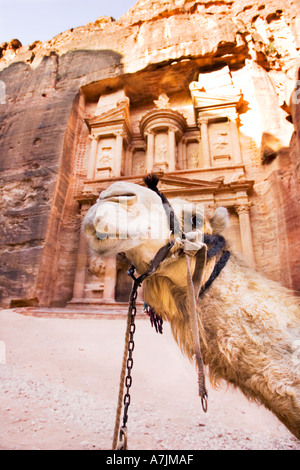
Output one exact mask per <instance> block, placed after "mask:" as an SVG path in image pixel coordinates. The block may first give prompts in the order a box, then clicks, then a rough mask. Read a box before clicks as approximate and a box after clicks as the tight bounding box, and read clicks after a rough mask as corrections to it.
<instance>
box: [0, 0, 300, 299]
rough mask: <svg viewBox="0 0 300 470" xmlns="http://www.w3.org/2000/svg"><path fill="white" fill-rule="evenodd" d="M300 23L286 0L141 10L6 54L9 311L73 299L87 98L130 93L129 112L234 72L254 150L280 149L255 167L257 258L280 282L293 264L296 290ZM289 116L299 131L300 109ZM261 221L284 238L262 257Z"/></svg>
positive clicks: (146, 2) (4, 50) (2, 60)
mask: <svg viewBox="0 0 300 470" xmlns="http://www.w3.org/2000/svg"><path fill="white" fill-rule="evenodd" d="M100 13H101V12H100ZM299 13H300V6H299V4H298V3H296V2H290V1H288V0H281V1H280V2H278V1H276V0H264V1H263V0H259V1H255V2H252V1H251V0H215V1H214V0H202V1H195V0H194V1H186V0H164V1H157V0H156V1H153V0H140V1H139V2H137V4H136V5H135V6H134V7H133V8H132V9H131V10H129V12H128V13H127V14H125V15H124V16H123V17H122V18H120V19H119V20H118V21H115V20H113V19H112V18H109V17H99V18H98V19H97V20H96V21H95V22H94V23H90V24H88V25H85V26H82V27H79V28H74V29H72V30H68V31H66V32H64V33H61V34H59V35H58V36H56V37H54V38H53V39H52V40H50V41H47V42H45V43H40V42H39V41H36V42H34V43H33V44H31V45H30V46H26V47H23V46H21V44H20V43H19V42H18V41H17V40H14V41H12V42H11V43H5V44H2V45H1V46H0V70H1V72H0V80H1V81H2V83H4V84H5V103H2V104H0V110H1V115H0V142H1V164H0V165H1V180H2V183H1V202H0V205H1V229H0V230H1V237H0V238H1V247H0V256H1V263H0V266H1V268H0V275H1V284H0V285H1V287H0V290H1V293H2V305H9V304H10V302H11V301H13V303H12V305H16V304H18V302H19V300H20V299H21V300H20V301H21V303H22V302H24V303H25V304H35V303H41V304H44V305H47V304H48V305H49V304H53V302H55V301H57V303H58V304H61V303H63V302H65V301H67V300H69V299H70V295H71V294H70V289H71V286H72V282H73V278H74V265H75V262H76V251H77V245H76V243H78V231H79V220H78V218H77V217H76V211H75V205H74V204H75V203H74V200H73V195H74V189H73V187H74V184H75V185H76V184H77V183H74V178H75V176H74V172H75V166H76V159H77V158H78V154H79V150H78V143H79V136H80V133H81V131H82V126H84V122H83V117H84V112H85V111H84V102H83V101H84V99H83V97H82V94H81V92H80V91H81V90H84V93H85V98H86V99H89V100H92V99H93V96H94V95H95V93H96V92H95V84H97V83H99V82H101V84H102V85H101V86H102V87H103V89H105V87H112V86H116V87H118V86H121V85H124V84H126V89H127V92H128V94H129V95H130V100H131V102H132V103H133V104H134V103H135V102H141V101H142V100H144V101H145V102H146V101H147V99H153V97H157V96H158V94H159V93H162V92H168V93H176V92H180V90H182V89H183V88H184V87H185V88H187V87H188V84H189V83H190V82H191V81H193V80H195V79H196V77H197V75H198V73H199V71H203V72H207V71H209V70H212V69H214V68H216V67H218V66H224V65H228V66H230V68H231V70H232V72H233V79H234V80H235V82H236V84H237V86H239V87H240V88H243V87H244V88H245V94H246V95H247V93H248V95H249V102H250V101H251V99H252V98H251V97H252V95H253V96H254V95H255V97H256V98H255V99H256V102H258V103H259V104H258V107H259V106H260V113H261V116H262V118H261V129H260V130H259V137H257V139H256V140H257V142H256V145H257V146H259V145H260V144H261V140H260V139H261V136H262V134H266V135H267V134H270V135H272V136H276V138H278V139H279V140H278V141H279V144H278V145H277V147H276V149H275V148H274V145H273V144H270V145H271V147H270V146H269V143H268V142H267V143H266V144H265V150H266V151H265V153H264V156H265V158H266V162H265V163H267V164H266V165H262V162H261V152H260V151H258V152H256V154H255V157H253V159H252V163H251V165H249V168H248V176H249V178H253V179H255V180H256V182H257V185H256V196H257V200H256V205H255V207H254V208H253V214H252V216H253V220H254V221H257V227H259V230H258V232H257V233H255V234H254V240H255V243H257V250H258V256H259V257H260V258H261V259H262V258H263V257H264V256H265V259H266V258H267V257H266V255H267V256H268V255H270V254H271V253H273V254H274V259H277V261H276V263H277V264H276V263H275V261H274V263H275V264H274V267H273V268H272V273H273V274H274V273H275V271H276V269H277V270H278V269H279V268H278V266H281V268H280V269H281V272H282V273H283V272H284V271H285V268H286V266H290V265H291V263H292V264H293V267H292V268H291V269H292V271H293V273H294V274H293V275H292V278H291V274H289V275H288V279H285V277H284V274H281V275H278V279H279V280H282V281H284V282H285V283H286V284H287V285H289V286H290V287H294V288H296V289H300V284H299V281H296V278H297V276H298V277H299V274H300V261H299V260H298V258H299V256H298V258H297V260H296V262H295V256H294V254H291V253H289V249H288V245H289V243H288V241H289V242H290V243H292V244H296V245H295V246H296V247H297V250H298V252H299V251H300V250H299V248H300V247H299V246H298V244H299V242H298V240H299V239H300V237H299V227H298V222H297V220H299V207H298V206H299V205H297V201H298V199H299V187H298V181H297V179H296V172H298V175H299V163H298V161H299V157H298V155H299V146H300V144H299V141H298V139H297V136H296V134H295V135H294V136H293V139H292V146H291V152H289V151H287V150H286V149H287V148H288V146H289V141H290V138H291V135H292V132H293V126H292V125H291V124H290V123H289V122H288V121H286V119H285V118H286V117H288V116H291V109H290V108H289V103H290V97H291V94H292V92H293V90H294V87H295V81H296V79H297V66H298V65H299V62H298V61H299V48H300V33H299V31H300V27H299V26H300V16H299ZM37 39H38V38H37ZM250 76H251V80H250V79H249V77H250ZM248 79H249V80H248ZM247 80H248V81H247ZM250 82H251V83H250ZM246 83H249V84H250V85H249V87H248V85H246ZM251 87H252V88H251ZM243 91H244V90H243ZM249 106H250V108H251V104H250V105H249ZM248 115H249V116H251V113H249V114H248ZM248 115H247V112H246V110H245V114H244V117H243V119H244V122H243V124H244V125H245V126H246V127H247V126H248V127H251V122H250V121H249V119H248V118H247V116H248ZM292 115H293V119H294V122H295V124H296V125H297V126H299V106H298V107H297V106H296V105H295V106H294V107H293V109H292ZM247 119H248V122H247ZM291 119H292V118H291V117H290V120H291ZM255 138H256V137H255V136H254V137H253V139H254V140H255ZM263 145H264V143H263ZM278 149H279V152H278ZM283 149H285V151H284V150H283ZM262 153H263V152H262ZM269 155H271V157H272V158H271V159H269V157H268V156H269ZM274 155H275V157H276V156H277V158H275V161H273V156H274ZM249 158H250V157H249ZM251 158H252V157H251ZM75 179H76V178H75ZM266 180H267V181H268V184H269V185H268V186H266V184H265V181H266ZM256 196H255V195H254V197H256ZM70 211H71V212H70ZM66 213H71V216H69V217H65V214H66ZM270 214H272V216H271V215H270ZM264 217H265V219H266V218H267V219H268V218H270V220H269V221H268V224H269V225H267V226H268V227H269V229H272V230H273V229H274V230H275V229H276V230H275V232H274V236H273V239H272V237H271V235H270V237H271V238H270V237H269V239H268V240H267V242H266V245H265V251H263V247H262V243H263V242H262V240H263V238H264V237H263V235H262V233H259V231H260V230H261V231H262V232H264V231H265V230H266V225H264V222H262V220H263V218H264ZM297 217H298V219H297ZM272 230H271V231H272ZM278 234H279V235H280V236H281V235H282V236H283V239H284V240H285V241H284V243H283V245H280V246H281V249H282V250H283V252H282V254H281V255H280V254H278V253H277V252H276V253H274V246H275V245H274V243H275V239H276V237H278V236H279V235H278ZM272 243H273V244H272ZM62 253H63V256H62ZM287 253H288V254H287ZM280 256H281V258H282V260H283V259H284V260H285V261H280ZM276 257H277V258H276ZM292 258H294V259H293V260H292ZM267 263H268V262H267V261H265V265H266V264H267ZM280 263H281V264H280ZM276 266H277V268H276ZM262 267H263V268H264V267H266V266H263V263H262ZM266 271H267V267H266ZM273 277H276V276H275V275H273ZM62 278H63V282H62V281H59V279H62ZM57 282H58V283H60V294H59V295H58V294H55V292H57V288H56V284H57ZM61 292H62V293H61ZM55 299H56V300H55Z"/></svg>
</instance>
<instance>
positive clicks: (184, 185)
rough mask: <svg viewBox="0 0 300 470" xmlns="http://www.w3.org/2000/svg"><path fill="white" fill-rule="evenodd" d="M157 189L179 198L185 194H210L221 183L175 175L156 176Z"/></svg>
mask: <svg viewBox="0 0 300 470" xmlns="http://www.w3.org/2000/svg"><path fill="white" fill-rule="evenodd" d="M158 176H159V177H160V179H159V183H158V188H159V190H160V191H162V192H163V193H164V194H166V195H172V196H174V197H180V196H181V195H183V194H187V193H194V192H195V193H199V192H211V191H214V190H216V189H218V188H219V187H220V185H221V184H222V183H221V182H214V181H205V180H199V179H197V180H196V179H192V178H184V177H181V176H176V175H174V176H173V175H162V176H160V175H158Z"/></svg>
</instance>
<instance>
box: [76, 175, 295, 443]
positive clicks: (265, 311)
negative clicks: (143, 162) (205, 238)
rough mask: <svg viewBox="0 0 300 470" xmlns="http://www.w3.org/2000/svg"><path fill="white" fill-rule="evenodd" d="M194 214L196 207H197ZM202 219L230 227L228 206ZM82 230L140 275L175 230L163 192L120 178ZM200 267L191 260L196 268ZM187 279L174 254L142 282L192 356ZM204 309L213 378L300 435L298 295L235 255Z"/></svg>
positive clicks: (94, 246) (214, 228) (209, 229)
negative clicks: (156, 233) (122, 257)
mask: <svg viewBox="0 0 300 470" xmlns="http://www.w3.org/2000/svg"><path fill="white" fill-rule="evenodd" d="M183 204H184V201H179V202H178V201H177V203H176V207H175V202H174V211H175V213H176V215H177V217H178V219H179V220H182V219H181V218H180V217H181V214H180V209H182V205H183ZM172 205H173V201H172ZM150 207H151V211H150ZM192 212H193V214H194V212H197V207H194V208H193V209H192ZM191 215H192V214H191ZM201 217H202V219H203V216H201ZM125 219H126V224H127V225H126V233H125V234H124V233H123V231H122V230H123V228H124V224H125ZM202 223H203V227H201V230H203V231H204V232H205V233H210V234H211V233H220V232H221V231H223V229H224V228H225V227H226V224H227V211H226V210H225V209H224V208H219V209H217V211H216V213H215V215H214V217H213V218H212V219H210V220H207V219H205V220H204V221H202ZM154 226H156V227H159V236H158V237H157V236H156V237H154V236H153V233H152V232H151V228H153V227H154ZM83 229H84V232H85V234H86V236H87V239H88V242H89V245H90V248H91V250H92V252H93V253H94V254H96V255H100V256H105V255H111V254H112V253H117V252H124V253H125V254H126V256H127V258H128V260H129V261H130V263H132V264H133V265H134V266H135V267H136V269H137V271H138V273H139V274H141V273H143V272H145V271H146V269H147V268H148V267H149V264H150V261H151V260H152V259H153V257H154V256H155V254H156V253H157V251H158V249H159V248H161V247H162V246H163V245H165V244H166V243H167V241H168V240H169V231H170V228H169V221H168V218H167V216H166V213H165V211H164V208H163V205H162V201H161V199H160V197H159V196H158V195H157V194H156V193H155V192H153V191H151V190H150V189H148V188H145V187H142V186H139V185H136V184H133V183H127V182H117V183H114V184H112V185H111V186H110V187H109V188H108V189H107V190H105V191H103V192H102V193H101V194H100V196H99V199H98V201H97V203H96V204H95V205H94V206H93V207H91V209H90V210H89V211H88V213H87V215H86V217H85V220H84V223H83ZM229 249H230V248H229ZM215 263H216V257H214V258H212V259H211V260H209V261H208V262H207V264H206V267H205V275H204V281H206V280H207V279H208V278H209V276H210V274H211V272H212V270H213V267H214V265H215ZM194 265H195V263H193V262H192V270H193V269H194ZM186 276H187V270H186V263H185V259H184V258H183V257H181V256H179V257H174V260H173V259H172V258H170V260H169V262H167V263H163V264H162V266H161V267H159V268H158V270H157V271H156V273H155V274H154V275H152V276H151V277H150V278H148V279H146V280H145V281H144V284H143V286H144V298H145V301H146V302H147V304H148V305H151V306H152V307H153V308H154V309H155V311H156V312H157V313H158V314H160V315H161V316H162V318H163V319H164V320H167V321H169V322H170V324H171V329H172V332H173V335H174V338H175V340H176V341H177V343H178V345H179V346H180V348H181V350H182V351H183V352H184V353H185V354H186V355H187V356H188V357H189V358H190V359H191V360H192V358H193V341H192V334H191V330H190V323H189V312H188V311H187V307H186V306H187V299H186V292H187V289H186V286H187V277H186ZM198 307H199V309H198V320H199V332H200V341H201V349H202V355H203V360H204V363H205V364H206V365H208V366H209V375H210V379H211V382H212V383H213V384H214V385H217V384H218V382H219V381H220V380H221V379H224V380H226V381H227V382H228V383H229V384H232V385H233V386H235V387H238V388H239V389H240V390H241V391H242V392H243V393H244V394H245V395H246V397H248V398H249V399H250V400H255V401H257V402H259V403H262V404H263V405H265V406H266V407H267V408H268V409H269V410H271V411H272V412H273V413H274V414H275V415H276V416H277V417H278V418H279V420H280V421H282V423H284V424H285V426H286V427H287V428H288V429H289V430H290V431H291V433H293V434H294V435H295V436H296V437H297V438H298V439H299V438H300V364H299V362H300V361H299V355H298V356H297V352H295V347H296V346H295V345H298V344H299V339H300V305H299V301H298V299H296V298H295V297H294V296H293V295H292V294H291V292H290V291H289V290H287V289H285V288H284V287H282V286H281V285H279V284H278V283H275V282H272V281H270V280H268V279H266V278H264V277H263V276H261V275H260V274H258V273H257V272H256V271H254V270H252V269H250V268H248V267H247V266H246V265H245V264H244V263H243V262H242V261H241V260H240V259H239V258H238V256H236V255H235V254H231V257H230V259H229V261H228V262H227V264H226V266H225V268H224V269H223V270H222V271H221V273H220V274H219V276H218V277H217V278H216V279H215V280H214V282H213V283H212V285H211V286H210V287H209V288H208V289H207V290H206V291H205V293H204V294H203V295H202V296H201V297H200V298H199V301H198Z"/></svg>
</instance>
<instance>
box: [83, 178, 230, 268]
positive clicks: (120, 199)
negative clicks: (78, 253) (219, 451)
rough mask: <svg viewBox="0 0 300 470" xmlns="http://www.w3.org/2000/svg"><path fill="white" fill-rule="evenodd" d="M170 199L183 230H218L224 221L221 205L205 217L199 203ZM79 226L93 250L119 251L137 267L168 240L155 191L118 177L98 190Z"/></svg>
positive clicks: (105, 253) (106, 253)
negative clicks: (98, 194) (96, 198)
mask: <svg viewBox="0 0 300 470" xmlns="http://www.w3.org/2000/svg"><path fill="white" fill-rule="evenodd" d="M170 203H171V205H172V208H173V210H174V213H175V215H176V219H177V221H178V223H179V229H180V230H182V231H184V232H185V233H187V232H191V231H193V230H196V231H198V232H201V233H209V234H211V233H220V232H221V231H222V230H224V228H225V227H226V225H227V211H226V209H224V208H218V209H217V211H216V212H215V214H214V216H213V217H212V218H210V219H208V218H206V217H205V216H204V212H203V207H202V206H201V205H198V204H194V203H192V202H190V201H186V200H182V199H179V198H176V199H172V200H170ZM83 230H84V233H85V234H86V237H87V239H88V243H89V246H90V248H91V251H92V252H93V254H95V255H98V256H104V257H105V256H110V255H112V254H116V253H121V252H123V253H125V254H126V256H127V258H128V259H129V260H130V261H131V262H132V263H133V264H135V266H136V267H137V269H138V271H140V270H143V269H145V267H146V266H147V265H148V264H149V263H150V261H151V260H152V259H153V257H154V256H155V254H156V253H157V251H158V250H159V249H160V248H161V247H162V246H164V245H165V244H166V243H167V242H168V241H169V238H170V221H169V218H168V214H167V213H166V210H165V208H164V205H163V201H162V199H161V197H160V196H159V195H158V194H157V193H156V192H154V191H152V190H151V189H149V188H147V187H144V186H140V185H137V184H134V183H129V182H125V181H119V182H116V183H113V184H112V185H111V186H110V187H109V188H108V189H106V190H104V191H102V192H101V193H100V196H99V198H98V200H97V202H96V204H94V205H93V206H92V207H91V208H90V209H89V211H88V212H87V214H86V216H85V219H84V222H83Z"/></svg>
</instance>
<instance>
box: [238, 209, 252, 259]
mask: <svg viewBox="0 0 300 470" xmlns="http://www.w3.org/2000/svg"><path fill="white" fill-rule="evenodd" d="M251 205H252V204H251V202H247V203H243V204H237V205H235V206H234V207H235V210H236V212H237V213H238V216H239V222H240V232H241V242H242V251H243V255H244V256H245V258H246V259H247V261H248V263H249V265H250V266H252V267H254V266H255V259H254V251H253V241H252V233H251V223H250V214H249V210H250V207H251Z"/></svg>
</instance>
